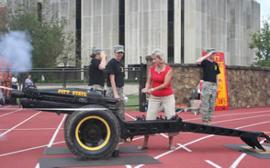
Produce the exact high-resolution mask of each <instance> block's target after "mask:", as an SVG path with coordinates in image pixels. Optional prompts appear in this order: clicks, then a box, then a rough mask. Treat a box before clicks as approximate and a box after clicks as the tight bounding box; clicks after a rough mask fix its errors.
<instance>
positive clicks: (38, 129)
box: [0, 128, 64, 131]
mask: <svg viewBox="0 0 270 168" xmlns="http://www.w3.org/2000/svg"><path fill="white" fill-rule="evenodd" d="M62 129H64V128H60V130H62ZM6 130H8V129H7V128H6V129H4V128H3V129H0V131H6ZM49 130H55V128H19V129H14V130H13V131H49Z"/></svg>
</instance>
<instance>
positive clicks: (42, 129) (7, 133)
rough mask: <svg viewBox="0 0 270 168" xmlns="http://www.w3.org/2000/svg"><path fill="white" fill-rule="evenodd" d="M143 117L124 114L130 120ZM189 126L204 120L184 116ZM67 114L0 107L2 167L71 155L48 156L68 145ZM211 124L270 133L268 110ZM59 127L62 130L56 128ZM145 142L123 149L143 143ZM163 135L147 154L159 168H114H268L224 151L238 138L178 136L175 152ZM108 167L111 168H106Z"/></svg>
mask: <svg viewBox="0 0 270 168" xmlns="http://www.w3.org/2000/svg"><path fill="white" fill-rule="evenodd" d="M139 115H141V113H139V112H128V113H126V119H127V120H133V119H134V117H136V116H139ZM180 116H181V117H182V118H183V119H184V120H185V121H191V122H196V123H200V122H201V120H200V116H195V115H193V114H191V113H181V114H180ZM63 117H64V115H56V114H54V113H46V112H37V111H32V110H29V109H20V108H18V107H16V106H5V107H1V108H0V165H1V168H18V167H23V168H28V167H31V168H32V167H36V168H38V167H39V164H38V160H39V159H40V158H48V157H65V156H70V155H50V156H48V155H44V149H46V148H47V147H48V146H65V144H64V138H63V125H61V124H62V123H61V122H63ZM213 125H218V126H223V127H228V128H239V129H243V130H252V131H264V132H266V133H269V131H270V130H269V125H270V107H265V108H249V109H237V110H229V111H222V112H215V114H214V118H213ZM58 127H59V129H57V128H58ZM142 140H143V138H142V137H135V138H134V141H132V142H129V143H126V144H123V145H136V146H139V145H141V144H142ZM167 143H168V139H167V136H166V135H165V134H160V135H155V136H151V137H150V141H149V150H147V151H146V152H147V154H148V155H150V156H152V157H154V158H155V159H158V160H159V161H160V164H152V165H151V164H148V165H123V166H111V167H126V168H130V167H134V168H139V167H147V168H148V167H149V168H152V167H170V168H177V167H184V168H189V167H192V168H196V167H198V168H204V167H205V168H208V167H209V168H211V167H215V168H220V167H232V168H235V167H239V168H253V167H269V165H270V159H258V158H255V157H253V156H249V155H246V154H243V153H240V152H236V151H233V150H230V149H228V148H226V147H225V146H224V145H225V144H243V142H242V141H241V140H240V138H234V137H223V136H214V135H205V134H195V133H179V135H177V136H176V137H175V139H174V144H175V145H177V148H176V150H171V151H170V150H168V149H167ZM107 167H108V166H107Z"/></svg>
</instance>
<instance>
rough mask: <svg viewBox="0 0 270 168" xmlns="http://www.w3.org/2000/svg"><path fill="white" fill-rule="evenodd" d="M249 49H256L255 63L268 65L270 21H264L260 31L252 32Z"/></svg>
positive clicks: (269, 61)
mask: <svg viewBox="0 0 270 168" xmlns="http://www.w3.org/2000/svg"><path fill="white" fill-rule="evenodd" d="M250 48H251V49H255V51H256V63H255V64H256V65H258V66H266V67H270V22H269V20H268V21H265V22H264V23H263V27H262V28H261V30H260V32H256V33H254V34H252V42H251V44H250Z"/></svg>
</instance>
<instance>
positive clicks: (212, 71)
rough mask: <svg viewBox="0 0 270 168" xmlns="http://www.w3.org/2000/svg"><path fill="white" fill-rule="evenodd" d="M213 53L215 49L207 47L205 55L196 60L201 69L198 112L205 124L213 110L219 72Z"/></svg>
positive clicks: (208, 121)
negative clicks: (201, 81) (201, 82)
mask: <svg viewBox="0 0 270 168" xmlns="http://www.w3.org/2000/svg"><path fill="white" fill-rule="evenodd" d="M214 54H215V50H214V49H209V50H207V54H206V55H205V56H203V57H201V58H199V59H198V60H197V64H199V65H200V66H201V67H202V69H203V79H202V80H203V84H202V92H201V106H200V113H201V114H202V121H203V123H205V124H210V122H211V118H212V113H213V111H214V110H215V103H216V95H217V75H218V74H219V73H220V70H219V66H218V64H217V63H216V62H215V61H214Z"/></svg>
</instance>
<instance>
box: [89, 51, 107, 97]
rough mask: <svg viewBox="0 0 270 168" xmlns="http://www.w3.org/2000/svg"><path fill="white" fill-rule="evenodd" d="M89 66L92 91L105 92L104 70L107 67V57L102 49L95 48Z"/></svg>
mask: <svg viewBox="0 0 270 168" xmlns="http://www.w3.org/2000/svg"><path fill="white" fill-rule="evenodd" d="M91 58H92V59H91V62H90V65H89V86H90V91H96V92H97V93H101V94H103V92H104V83H105V78H104V77H105V76H104V69H105V67H106V63H107V61H106V55H105V52H104V51H102V50H101V49H100V48H93V50H92V54H91Z"/></svg>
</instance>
